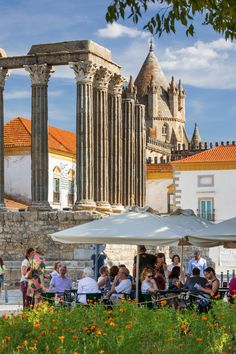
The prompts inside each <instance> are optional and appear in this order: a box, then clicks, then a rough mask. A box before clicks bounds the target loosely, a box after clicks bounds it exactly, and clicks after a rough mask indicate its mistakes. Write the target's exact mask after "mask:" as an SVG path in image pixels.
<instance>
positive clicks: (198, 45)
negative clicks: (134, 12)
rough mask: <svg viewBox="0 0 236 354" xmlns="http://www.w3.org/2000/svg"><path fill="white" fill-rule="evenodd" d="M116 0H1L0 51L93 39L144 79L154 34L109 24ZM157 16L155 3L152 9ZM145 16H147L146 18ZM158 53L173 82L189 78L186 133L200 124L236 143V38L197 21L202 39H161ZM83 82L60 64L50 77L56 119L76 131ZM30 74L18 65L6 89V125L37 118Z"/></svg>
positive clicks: (211, 136)
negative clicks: (112, 1) (77, 92)
mask: <svg viewBox="0 0 236 354" xmlns="http://www.w3.org/2000/svg"><path fill="white" fill-rule="evenodd" d="M109 3H110V1H109V0H86V1H85V0H57V1H56V0H40V1H36V0H10V1H6V0H0V48H4V49H5V51H6V52H7V54H8V55H9V56H12V55H25V54H26V53H27V52H28V51H29V50H30V47H31V45H32V44H37V43H49V42H60V41H68V40H82V39H91V40H93V41H95V42H97V43H99V44H100V45H102V46H104V47H107V48H108V49H110V50H111V52H112V58H113V60H114V61H115V62H117V63H119V64H120V65H121V66H122V74H123V75H124V76H127V77H128V76H129V75H133V76H134V77H136V75H137V74H138V71H139V69H140V68H141V66H142V64H143V61H144V60H145V57H146V55H147V53H148V42H149V40H150V36H149V34H148V33H145V32H143V31H142V24H143V23H142V21H141V22H140V24H139V25H138V27H136V26H135V25H134V24H133V23H132V22H131V21H125V22H123V21H120V22H119V23H118V24H113V25H107V23H106V21H105V12H106V7H107V6H108V5H109ZM154 13H155V7H154V6H152V7H151V9H150V14H154ZM143 20H145V18H144V19H143ZM154 46H155V52H156V55H157V57H158V59H159V61H160V63H161V66H162V69H163V71H164V73H165V75H166V77H167V79H168V81H169V80H170V78H171V76H172V75H174V77H175V78H176V80H178V79H179V78H181V79H182V82H183V86H184V88H185V90H186V93H187V97H186V114H187V120H186V130H187V132H188V134H189V135H190V137H191V134H192V131H193V127H194V123H195V122H197V123H198V126H199V130H200V134H201V136H202V138H203V140H204V141H208V142H211V141H212V142H214V141H226V140H229V141H231V140H236V133H235V132H236V64H235V63H236V42H235V41H234V42H226V41H224V39H223V38H222V37H221V36H219V35H217V34H216V33H214V32H213V31H212V30H211V29H210V28H207V27H204V26H201V25H197V34H196V35H195V37H194V38H187V37H186V36H185V33H184V31H183V30H182V29H179V30H178V31H177V35H174V34H173V35H166V34H165V35H163V36H162V37H161V38H158V37H154ZM75 90H76V86H75V80H74V77H73V72H72V70H71V69H69V68H68V67H57V68H56V71H55V73H54V74H53V75H52V77H51V79H50V82H49V124H51V125H54V126H57V127H59V128H62V129H68V130H75V104H76V102H75ZM30 95H31V87H30V80H29V77H28V74H27V73H26V72H25V71H24V70H23V69H22V70H13V71H12V72H11V76H10V77H9V78H8V79H7V81H6V86H5V122H6V121H8V120H10V119H12V118H14V117H16V116H24V117H26V118H30V115H31V102H30Z"/></svg>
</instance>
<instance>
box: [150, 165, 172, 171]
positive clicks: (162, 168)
mask: <svg viewBox="0 0 236 354" xmlns="http://www.w3.org/2000/svg"><path fill="white" fill-rule="evenodd" d="M147 171H148V172H151V173H152V172H172V171H173V167H172V166H171V164H170V163H162V164H150V165H147Z"/></svg>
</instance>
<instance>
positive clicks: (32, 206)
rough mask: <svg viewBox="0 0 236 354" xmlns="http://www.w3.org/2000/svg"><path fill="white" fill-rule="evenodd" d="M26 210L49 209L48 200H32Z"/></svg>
mask: <svg viewBox="0 0 236 354" xmlns="http://www.w3.org/2000/svg"><path fill="white" fill-rule="evenodd" d="M27 210H28V211H50V210H52V208H51V206H50V204H49V203H48V202H38V203H37V202H33V203H32V204H30V205H29V206H28V208H27Z"/></svg>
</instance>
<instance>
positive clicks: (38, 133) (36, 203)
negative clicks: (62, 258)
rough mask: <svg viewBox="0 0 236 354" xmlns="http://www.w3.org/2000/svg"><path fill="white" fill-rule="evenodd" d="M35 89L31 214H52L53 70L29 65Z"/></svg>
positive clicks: (33, 91) (42, 65)
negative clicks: (50, 94)
mask: <svg viewBox="0 0 236 354" xmlns="http://www.w3.org/2000/svg"><path fill="white" fill-rule="evenodd" d="M25 70H26V71H28V72H29V74H30V78H31V83H32V85H31V87H32V104H31V115H32V116H31V193H32V203H31V205H30V206H29V208H28V209H29V210H32V211H34V210H36V211H37V210H43V211H46V210H50V209H51V207H50V205H49V202H48V80H49V77H50V73H51V72H52V67H51V66H49V65H47V64H39V65H38V64H34V65H26V66H25Z"/></svg>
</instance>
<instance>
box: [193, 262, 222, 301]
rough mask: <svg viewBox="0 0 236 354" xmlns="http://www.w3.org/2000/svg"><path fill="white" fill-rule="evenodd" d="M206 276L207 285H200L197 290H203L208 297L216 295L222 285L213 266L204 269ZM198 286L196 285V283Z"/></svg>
mask: <svg viewBox="0 0 236 354" xmlns="http://www.w3.org/2000/svg"><path fill="white" fill-rule="evenodd" d="M204 274H205V278H206V280H207V283H206V285H205V286H198V287H197V290H198V291H200V292H202V294H203V295H204V294H206V295H208V297H211V296H216V295H217V294H218V290H219V287H220V282H219V280H218V279H217V278H216V273H215V270H214V269H213V268H211V267H207V268H206V269H205V270H204ZM195 287H196V285H195Z"/></svg>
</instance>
